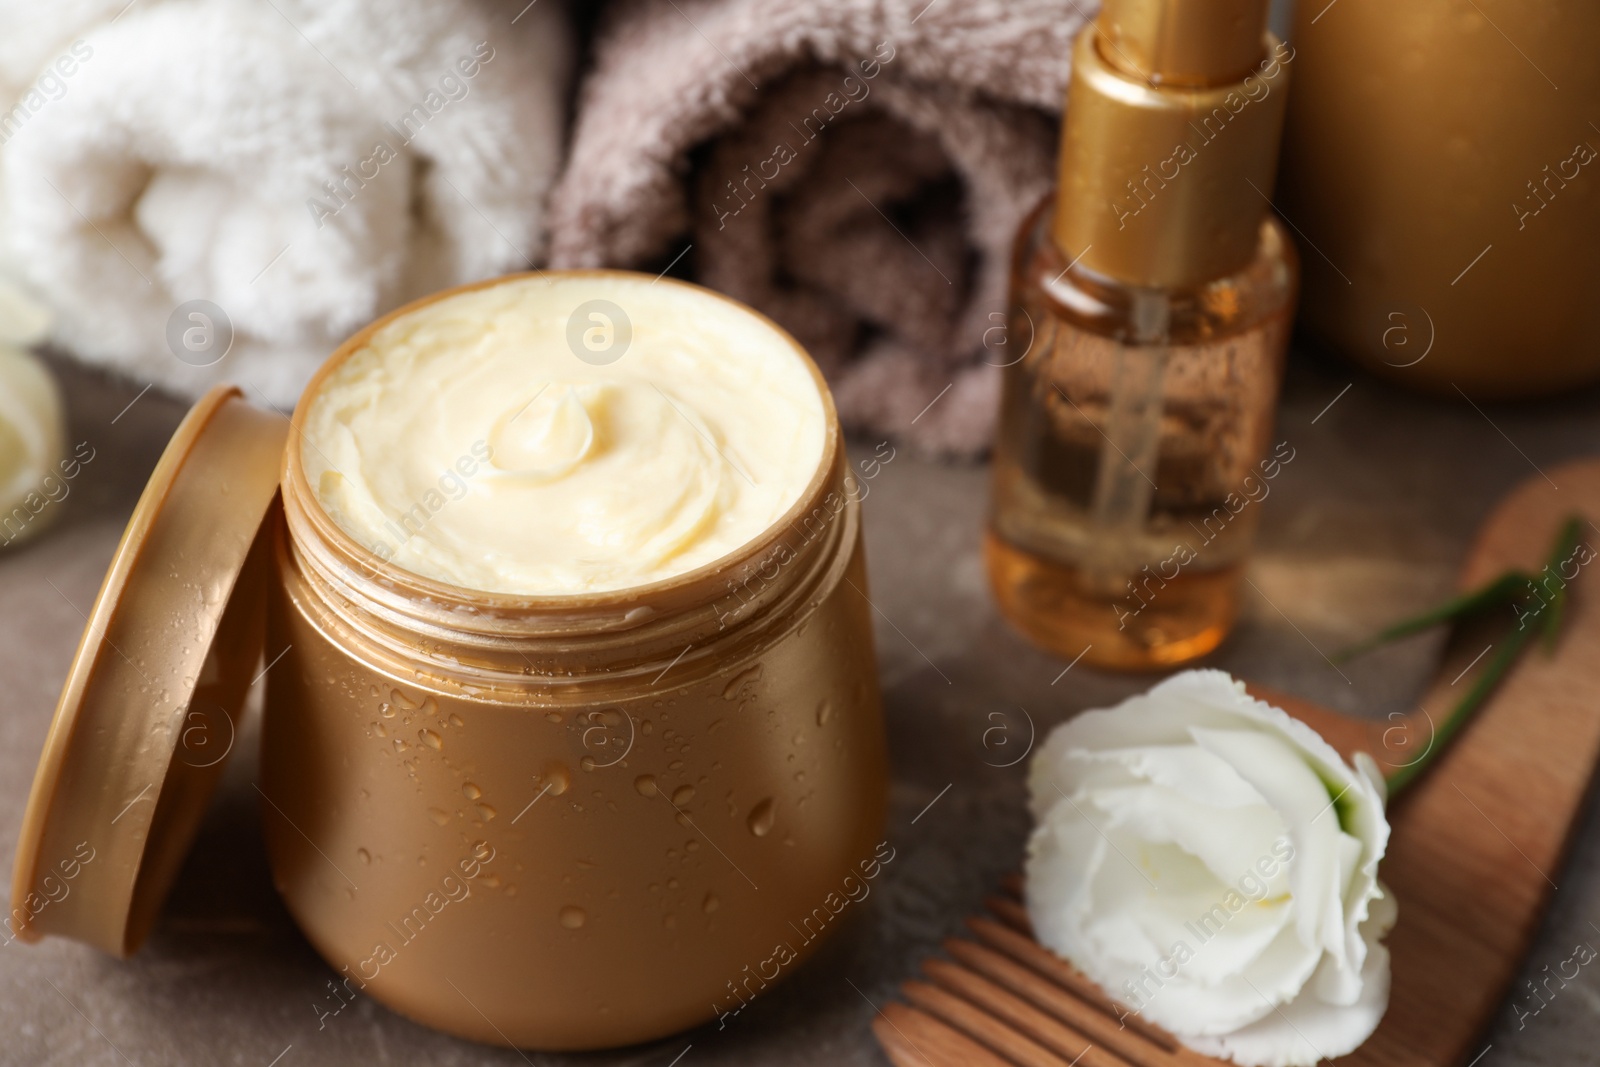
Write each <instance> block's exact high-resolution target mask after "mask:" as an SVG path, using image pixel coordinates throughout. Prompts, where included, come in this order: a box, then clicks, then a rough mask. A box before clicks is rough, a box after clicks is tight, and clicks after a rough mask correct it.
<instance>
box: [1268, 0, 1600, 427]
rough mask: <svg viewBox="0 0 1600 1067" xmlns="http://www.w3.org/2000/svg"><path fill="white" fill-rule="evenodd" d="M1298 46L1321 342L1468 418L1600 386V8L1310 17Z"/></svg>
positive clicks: (1460, 1) (1304, 215)
mask: <svg viewBox="0 0 1600 1067" xmlns="http://www.w3.org/2000/svg"><path fill="white" fill-rule="evenodd" d="M1291 43H1292V44H1293V45H1294V48H1295V51H1296V53H1297V56H1296V59H1295V63H1294V68H1295V74H1294V77H1295V91H1294V99H1293V100H1292V101H1291V102H1290V107H1289V116H1288V124H1287V127H1286V130H1285V133H1284V146H1283V182H1282V189H1281V197H1280V198H1279V199H1278V204H1279V205H1280V206H1281V207H1282V208H1283V212H1284V216H1285V217H1286V218H1288V219H1289V220H1291V221H1292V222H1293V223H1294V224H1295V226H1297V227H1299V229H1300V230H1301V231H1302V232H1303V233H1304V235H1305V237H1306V239H1307V240H1308V241H1309V242H1310V244H1308V245H1306V246H1305V247H1304V249H1303V251H1304V253H1305V271H1306V277H1305V297H1304V300H1303V301H1302V304H1301V317H1300V321H1301V323H1302V325H1303V326H1305V327H1306V328H1307V329H1309V331H1310V332H1311V333H1313V334H1314V335H1315V336H1317V337H1318V338H1320V339H1322V340H1323V341H1325V342H1327V343H1328V344H1330V345H1331V346H1332V347H1333V348H1334V349H1336V350H1337V351H1338V352H1339V353H1340V354H1341V355H1343V356H1345V357H1347V358H1349V359H1352V360H1354V361H1356V362H1357V363H1360V364H1362V365H1363V366H1365V367H1367V368H1368V369H1369V370H1372V371H1373V372H1375V373H1377V374H1380V375H1382V376H1384V377H1386V378H1390V379H1393V380H1395V381H1398V382H1402V383H1404V384H1407V385H1410V386H1412V387H1415V388H1421V389H1427V390H1429V391H1432V392H1437V393H1442V394H1444V395H1445V396H1448V397H1450V398H1452V399H1454V400H1455V401H1456V402H1457V403H1459V402H1460V397H1459V396H1458V394H1457V392H1456V390H1457V389H1460V390H1461V391H1463V392H1465V393H1466V394H1467V395H1468V396H1469V397H1471V398H1472V399H1474V400H1482V399H1492V398H1510V397H1523V396H1535V395H1540V394H1549V393H1554V392H1556V391H1559V390H1562V389H1568V388H1571V387H1573V386H1576V385H1583V384H1587V383H1589V382H1593V381H1596V380H1600V314H1596V312H1595V303H1596V298H1597V296H1600V62H1597V61H1596V57H1597V56H1600V4H1594V3H1573V4H1555V3H1543V4H1529V3H1519V2H1514V0H1474V2H1472V3H1467V2H1465V0H1405V2H1404V3H1395V2H1394V0H1339V2H1338V3H1337V4H1333V5H1330V4H1328V2H1327V0H1301V2H1300V3H1299V5H1298V10H1297V12H1296V19H1295V24H1294V31H1293V36H1292V37H1291ZM1312 245H1314V246H1315V248H1314V249H1313V247H1312Z"/></svg>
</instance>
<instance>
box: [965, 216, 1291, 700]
mask: <svg viewBox="0 0 1600 1067" xmlns="http://www.w3.org/2000/svg"><path fill="white" fill-rule="evenodd" d="M1052 207H1053V202H1051V201H1047V202H1046V203H1045V204H1043V205H1042V206H1041V207H1040V208H1039V210H1038V211H1037V212H1036V213H1035V214H1034V216H1033V218H1032V219H1031V220H1030V222H1029V224H1028V225H1027V226H1026V227H1025V228H1024V234H1023V238H1022V240H1021V241H1020V242H1019V244H1018V248H1017V256H1016V261H1015V265H1014V274H1013V278H1012V294H1013V307H1012V309H1011V313H1010V317H1009V324H1008V331H1007V344H1008V346H1010V348H1011V350H1012V351H1013V352H1016V353H1019V354H1018V355H1017V356H1016V357H1015V361H1014V362H1013V363H1011V364H1009V365H1008V366H1007V367H1006V368H1005V370H1004V372H1003V373H1004V375H1005V381H1004V389H1003V400H1002V405H1001V415H1000V431H999V436H998V439H997V441H996V445H995V455H994V473H993V495H992V498H991V506H990V518H989V530H988V536H987V538H986V544H985V556H986V561H987V566H988V572H989V580H990V583H991V585H992V586H993V588H994V591H995V595H996V597H997V599H998V601H999V604H1000V608H1001V610H1002V612H1003V613H1004V614H1005V615H1006V617H1007V618H1008V619H1009V620H1010V621H1011V622H1012V624H1013V625H1015V626H1016V627H1017V628H1018V629H1019V630H1021V631H1022V632H1023V634H1024V635H1026V636H1027V637H1028V638H1029V639H1031V640H1032V641H1033V642H1035V643H1036V644H1038V645H1040V646H1042V647H1043V648H1045V649H1047V650H1049V651H1051V652H1053V653H1055V654H1057V655H1059V656H1062V657H1065V658H1067V659H1075V658H1077V657H1079V656H1080V655H1081V656H1082V658H1083V660H1084V662H1086V663H1088V664H1091V665H1095V666H1103V667H1114V668H1122V669H1153V668H1159V667H1165V666H1170V665H1173V664H1178V663H1183V662H1185V661H1188V660H1191V659H1194V658H1196V657H1198V656H1202V655H1204V654H1206V653H1207V652H1210V651H1211V650H1212V649H1214V648H1216V646H1217V645H1218V644H1220V643H1221V641H1222V639H1223V638H1224V637H1225V636H1226V635H1227V633H1228V631H1229V629H1230V628H1231V627H1232V624H1233V621H1234V617H1235V615H1236V612H1237V606H1238V593H1239V585H1240V582H1241V580H1242V578H1243V567H1244V559H1245V556H1246V554H1247V553H1248V551H1249V549H1250V545H1251V542H1252V540H1253V537H1254V533H1255V528H1256V524H1257V522H1258V521H1259V518H1260V514H1261V501H1262V500H1264V499H1265V498H1266V496H1267V495H1268V494H1269V493H1270V491H1271V479H1272V477H1273V476H1275V475H1276V474H1277V473H1278V471H1279V470H1280V469H1281V464H1282V462H1283V461H1284V460H1285V458H1286V457H1288V458H1292V455H1293V453H1292V451H1288V449H1287V446H1283V450H1282V454H1275V453H1274V451H1273V449H1272V448H1271V447H1270V441H1269V438H1270V435H1271V432H1272V417H1273V409H1274V406H1275V402H1276V399H1277V395H1278V387H1279V383H1280V379H1281V375H1282V360H1283V351H1284V347H1285V345H1286V343H1287V340H1288V332H1289V326H1290V316H1291V313H1292V310H1293V306H1294V290H1295V282H1296V268H1295V259H1294V251H1293V247H1292V245H1291V243H1290V241H1289V240H1288V238H1287V235H1286V234H1285V232H1284V230H1283V229H1282V227H1281V225H1280V224H1279V223H1278V222H1277V220H1276V219H1274V218H1270V217H1269V218H1267V219H1266V220H1265V221H1263V222H1262V224H1261V227H1260V240H1259V244H1258V246H1257V251H1256V255H1255V258H1254V259H1253V260H1252V261H1251V262H1250V263H1249V264H1248V265H1246V266H1245V267H1244V268H1243V269H1241V270H1239V271H1238V272H1237V273H1235V274H1233V275H1230V276H1228V277H1224V278H1219V279H1216V280H1214V281H1211V282H1208V283H1206V284H1204V285H1200V286H1197V287H1195V288H1192V289H1141V288H1137V287H1134V286H1129V285H1124V284H1121V283H1119V282H1116V281H1113V280H1111V279H1108V278H1105V277H1102V276H1098V275H1095V274H1094V273H1092V272H1090V271H1088V270H1085V269H1084V268H1082V267H1078V266H1073V265H1071V264H1069V261H1068V260H1067V258H1066V257H1065V256H1064V255H1062V253H1061V251H1060V250H1059V249H1058V248H1057V247H1056V244H1055V242H1054V241H1053V240H1052V238H1051V234H1050V218H1051V211H1052Z"/></svg>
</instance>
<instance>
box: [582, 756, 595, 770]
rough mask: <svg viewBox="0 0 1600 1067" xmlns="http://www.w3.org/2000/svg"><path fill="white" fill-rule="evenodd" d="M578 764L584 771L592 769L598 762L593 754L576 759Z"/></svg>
mask: <svg viewBox="0 0 1600 1067" xmlns="http://www.w3.org/2000/svg"><path fill="white" fill-rule="evenodd" d="M578 766H580V767H582V768H583V769H584V770H586V771H592V770H594V769H595V768H596V767H598V766H599V764H598V763H596V762H595V759H594V757H593V756H585V757H583V758H582V759H581V760H579V761H578Z"/></svg>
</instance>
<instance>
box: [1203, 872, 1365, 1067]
mask: <svg viewBox="0 0 1600 1067" xmlns="http://www.w3.org/2000/svg"><path fill="white" fill-rule="evenodd" d="M1381 899H1382V900H1383V901H1384V906H1382V907H1377V906H1375V907H1374V908H1373V911H1374V916H1373V918H1372V920H1370V921H1369V922H1368V923H1366V924H1363V926H1362V931H1361V932H1362V935H1363V938H1364V939H1365V941H1366V964H1365V965H1364V966H1363V967H1362V969H1361V996H1360V998H1359V999H1358V1000H1357V1001H1356V1002H1355V1003H1354V1004H1349V1005H1336V1004H1329V1003H1327V1002H1326V1001H1324V1000H1322V999H1321V998H1320V997H1318V996H1317V995H1316V992H1315V989H1316V986H1317V983H1316V981H1315V980H1313V981H1312V982H1311V983H1309V984H1308V985H1307V987H1306V989H1305V990H1304V991H1303V992H1302V993H1301V994H1300V996H1298V997H1296V998H1295V999H1294V1000H1292V1001H1291V1002H1289V1003H1288V1004H1286V1005H1284V1006H1282V1007H1280V1008H1277V1009H1275V1010H1274V1011H1273V1012H1272V1013H1271V1014H1269V1015H1265V1016H1263V1017H1262V1018H1261V1019H1260V1020H1258V1021H1257V1022H1255V1023H1252V1024H1251V1025H1249V1026H1246V1027H1243V1028H1242V1029H1239V1030H1235V1031H1234V1032H1232V1033H1227V1034H1217V1035H1212V1036H1202V1035H1194V1034H1179V1035H1178V1037H1179V1039H1180V1040H1182V1041H1183V1043H1184V1044H1186V1045H1188V1046H1189V1047H1190V1048H1192V1049H1194V1050H1195V1051H1196V1052H1201V1053H1204V1054H1205V1055H1207V1056H1215V1057H1217V1058H1218V1059H1226V1060H1232V1061H1234V1062H1235V1063H1237V1064H1240V1065H1241V1067H1312V1065H1313V1064H1315V1063H1316V1062H1317V1061H1318V1060H1321V1059H1334V1058H1336V1057H1339V1056H1343V1055H1346V1054H1348V1053H1350V1052H1354V1051H1355V1050H1356V1048H1357V1047H1358V1046H1360V1044H1361V1043H1362V1042H1363V1041H1365V1040H1366V1039H1367V1038H1369V1037H1371V1036H1372V1032H1373V1031H1374V1030H1376V1029H1377V1028H1378V1022H1379V1021H1380V1020H1381V1019H1382V1018H1383V1013H1384V1011H1385V1010H1386V1009H1387V1008H1388V1006H1389V950H1388V949H1387V948H1385V947H1384V946H1383V945H1382V944H1380V943H1379V941H1378V939H1379V938H1380V937H1382V936H1383V935H1384V934H1385V933H1387V932H1388V929H1389V925H1391V924H1392V923H1393V921H1394V909H1393V903H1392V902H1393V897H1391V896H1385V897H1383V898H1381ZM1380 913H1381V914H1380Z"/></svg>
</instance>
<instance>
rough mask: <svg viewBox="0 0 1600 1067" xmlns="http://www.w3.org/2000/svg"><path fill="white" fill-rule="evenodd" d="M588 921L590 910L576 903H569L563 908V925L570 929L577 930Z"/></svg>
mask: <svg viewBox="0 0 1600 1067" xmlns="http://www.w3.org/2000/svg"><path fill="white" fill-rule="evenodd" d="M588 921H589V914H588V912H586V911H584V910H583V909H582V908H580V907H578V906H576V905H574V904H568V905H567V906H566V907H564V908H562V909H561V925H562V926H565V927H566V928H567V929H568V930H576V929H577V928H578V927H580V926H582V925H583V924H584V923H586V922H588Z"/></svg>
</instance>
